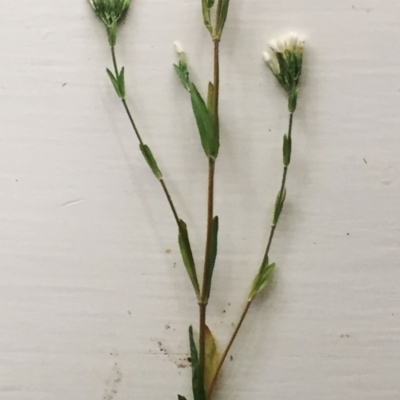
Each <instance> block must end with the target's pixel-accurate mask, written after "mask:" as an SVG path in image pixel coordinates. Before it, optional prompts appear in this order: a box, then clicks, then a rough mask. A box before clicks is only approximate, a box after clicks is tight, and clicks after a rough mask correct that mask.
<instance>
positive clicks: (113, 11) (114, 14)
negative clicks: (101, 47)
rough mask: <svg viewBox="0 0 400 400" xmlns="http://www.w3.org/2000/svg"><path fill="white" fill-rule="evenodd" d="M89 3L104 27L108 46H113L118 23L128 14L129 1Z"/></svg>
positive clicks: (108, 0) (94, 0) (90, 0)
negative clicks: (108, 42)
mask: <svg viewBox="0 0 400 400" xmlns="http://www.w3.org/2000/svg"><path fill="white" fill-rule="evenodd" d="M89 3H90V5H91V6H92V8H93V10H94V12H95V13H96V15H97V16H98V17H99V18H100V19H101V21H103V23H104V25H105V26H106V28H107V32H108V38H109V41H110V44H111V45H112V46H114V45H115V41H116V36H117V26H118V23H119V22H120V21H121V19H122V18H123V17H124V16H125V15H126V13H127V12H128V10H129V6H130V4H131V0H89Z"/></svg>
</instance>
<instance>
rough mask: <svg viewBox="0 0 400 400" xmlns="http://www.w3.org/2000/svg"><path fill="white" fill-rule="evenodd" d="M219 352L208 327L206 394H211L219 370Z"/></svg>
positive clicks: (205, 375)
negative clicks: (212, 384)
mask: <svg viewBox="0 0 400 400" xmlns="http://www.w3.org/2000/svg"><path fill="white" fill-rule="evenodd" d="M218 362H219V357H218V350H217V344H216V342H215V339H214V336H213V334H212V332H211V331H210V329H209V328H208V326H206V360H205V373H204V386H205V388H206V393H208V392H209V390H210V387H211V383H212V381H213V378H214V376H215V373H216V372H217V368H218Z"/></svg>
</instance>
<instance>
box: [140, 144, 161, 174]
mask: <svg viewBox="0 0 400 400" xmlns="http://www.w3.org/2000/svg"><path fill="white" fill-rule="evenodd" d="M139 147H140V151H141V152H142V154H143V157H144V159H145V160H146V162H147V164H149V167H150V168H151V170H152V171H153V174H154V176H155V177H156V178H157V179H158V180H160V179H162V173H161V171H160V169H159V168H158V165H157V161H156V159H155V158H154V156H153V153H152V152H151V150H150V147H149V146H147V145H146V144H141V145H140V146H139Z"/></svg>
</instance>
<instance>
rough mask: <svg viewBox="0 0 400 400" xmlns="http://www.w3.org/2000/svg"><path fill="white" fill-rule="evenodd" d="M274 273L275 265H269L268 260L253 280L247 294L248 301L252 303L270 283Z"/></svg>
mask: <svg viewBox="0 0 400 400" xmlns="http://www.w3.org/2000/svg"><path fill="white" fill-rule="evenodd" d="M274 271H275V264H274V263H273V264H269V260H268V258H267V259H266V260H265V261H264V262H263V264H262V265H261V268H260V270H259V271H258V274H257V275H256V277H255V278H254V281H253V285H252V287H251V290H250V294H249V301H253V300H254V299H255V298H256V297H257V296H258V295H259V294H260V293H261V292H262V291H263V290H264V288H265V287H266V286H267V285H268V283H269V282H270V281H271V279H272V277H273V275H274Z"/></svg>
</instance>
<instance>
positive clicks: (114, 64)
mask: <svg viewBox="0 0 400 400" xmlns="http://www.w3.org/2000/svg"><path fill="white" fill-rule="evenodd" d="M111 57H112V62H113V66H114V72H115V75H116V76H118V74H119V72H118V63H117V57H116V54H115V47H114V46H111ZM121 101H122V104H123V106H124V109H125V111H126V114H127V115H128V118H129V121H130V123H131V125H132V128H133V131H134V132H135V135H136V137H137V140H138V141H139V143H140V144H141V145H144V142H143V139H142V136H141V135H140V133H139V129H138V128H137V125H136V123H135V120H134V119H133V116H132V113H131V110H130V109H129V106H128V103H127V101H126V99H121ZM159 182H160V184H161V187H162V189H163V191H164V193H165V196H166V198H167V201H168V204H169V206H170V208H171V211H172V214H173V216H174V219H175V221H176V224H177V225H178V228H179V230H180V229H181V227H180V223H179V221H180V218H179V216H178V212H177V211H176V207H175V204H174V202H173V200H172V197H171V194H170V192H169V190H168V187H167V185H166V183H165V181H164V179H163V178H161V179H159Z"/></svg>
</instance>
